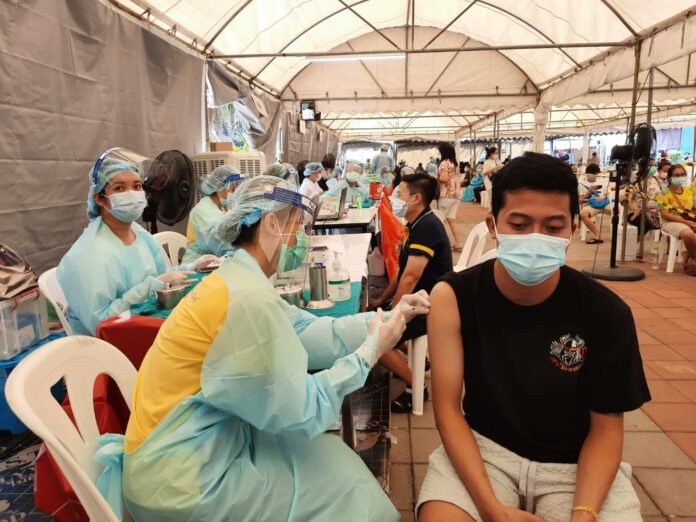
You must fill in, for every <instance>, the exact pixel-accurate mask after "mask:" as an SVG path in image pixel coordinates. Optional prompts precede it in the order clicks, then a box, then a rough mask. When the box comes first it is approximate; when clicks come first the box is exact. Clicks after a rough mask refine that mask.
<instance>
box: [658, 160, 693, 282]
mask: <svg viewBox="0 0 696 522" xmlns="http://www.w3.org/2000/svg"><path fill="white" fill-rule="evenodd" d="M667 181H668V183H669V185H668V186H667V188H666V189H664V190H663V191H662V193H661V194H660V195H659V196H657V204H658V205H659V207H660V216H661V217H662V230H663V231H665V232H666V233H667V234H669V235H671V236H674V237H678V238H679V239H681V240H682V241H684V246H685V247H686V252H684V258H683V263H684V270H685V271H687V273H689V275H696V270H694V268H695V267H694V265H696V234H694V232H696V221H694V218H692V217H690V216H689V215H688V213H692V212H693V210H694V191H693V190H691V187H690V186H689V185H690V182H689V181H690V180H689V178H688V177H687V175H686V170H685V169H684V167H682V166H681V165H672V166H671V167H670V169H669V171H668V172H667Z"/></svg>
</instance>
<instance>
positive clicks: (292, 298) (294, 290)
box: [276, 286, 304, 308]
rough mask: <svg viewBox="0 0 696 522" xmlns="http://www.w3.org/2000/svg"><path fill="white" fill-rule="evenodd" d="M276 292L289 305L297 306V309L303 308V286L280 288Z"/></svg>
mask: <svg viewBox="0 0 696 522" xmlns="http://www.w3.org/2000/svg"><path fill="white" fill-rule="evenodd" d="M276 290H277V291H278V293H279V294H280V297H282V298H283V300H284V301H286V302H287V303H289V304H291V305H294V306H296V307H297V308H303V307H304V302H303V301H302V287H301V286H280V287H277V288H276Z"/></svg>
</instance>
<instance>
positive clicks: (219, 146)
mask: <svg viewBox="0 0 696 522" xmlns="http://www.w3.org/2000/svg"><path fill="white" fill-rule="evenodd" d="M233 150H234V144H232V143H231V142H227V141H219V142H216V141H211V142H210V152H232V151H233Z"/></svg>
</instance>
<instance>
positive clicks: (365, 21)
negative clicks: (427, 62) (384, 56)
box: [338, 0, 402, 51]
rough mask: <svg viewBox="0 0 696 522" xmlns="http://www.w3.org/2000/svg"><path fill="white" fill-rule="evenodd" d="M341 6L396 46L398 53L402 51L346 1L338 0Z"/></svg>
mask: <svg viewBox="0 0 696 522" xmlns="http://www.w3.org/2000/svg"><path fill="white" fill-rule="evenodd" d="M338 1H339V2H340V3H341V4H343V5H344V6H345V7H346V8H347V9H348V10H349V11H350V12H351V13H353V14H354V15H355V16H357V17H358V18H360V20H362V21H363V22H364V23H366V24H367V25H369V26H370V27H371V28H372V30H373V31H374V32H376V33H377V34H378V35H380V36H381V37H382V38H384V39H385V40H386V41H387V42H389V43H390V44H392V45H393V46H394V49H397V50H398V51H401V50H402V49H401V48H400V47H399V46H398V45H397V44H396V43H395V42H394V41H393V40H392V39H391V38H389V37H388V36H387V35H386V34H384V33H383V32H382V31H380V30H379V29H377V28H376V27H375V26H374V25H372V24H371V23H370V21H369V20H367V19H366V18H365V17H364V16H362V15H361V14H360V13H358V12H357V11H356V10H355V9H353V6H351V5H348V4H347V3H346V2H345V1H344V0H338Z"/></svg>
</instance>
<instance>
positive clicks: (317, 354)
mask: <svg viewBox="0 0 696 522" xmlns="http://www.w3.org/2000/svg"><path fill="white" fill-rule="evenodd" d="M281 306H283V307H284V309H285V315H286V316H287V318H288V319H289V320H290V323H291V324H292V325H293V328H294V330H295V333H296V334H297V336H298V337H299V338H300V341H301V342H302V346H304V349H305V351H306V352H307V357H308V367H309V369H310V370H320V369H323V368H330V367H331V365H332V364H333V363H334V362H335V361H336V360H337V359H340V358H341V357H344V356H346V355H348V354H351V353H353V352H354V351H355V350H357V349H358V347H359V346H360V345H361V344H362V343H364V342H365V338H366V337H367V330H368V328H369V326H370V321H372V318H373V317H374V315H375V314H374V312H367V313H364V314H356V315H350V316H347V317H340V318H337V319H335V318H333V317H317V316H315V315H313V314H311V313H309V312H306V311H304V310H300V309H299V308H297V307H296V306H292V305H290V304H288V303H286V302H285V301H283V302H282V305H281Z"/></svg>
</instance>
